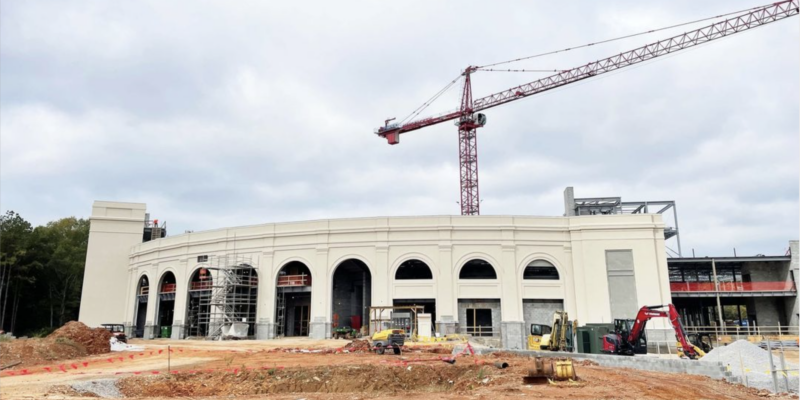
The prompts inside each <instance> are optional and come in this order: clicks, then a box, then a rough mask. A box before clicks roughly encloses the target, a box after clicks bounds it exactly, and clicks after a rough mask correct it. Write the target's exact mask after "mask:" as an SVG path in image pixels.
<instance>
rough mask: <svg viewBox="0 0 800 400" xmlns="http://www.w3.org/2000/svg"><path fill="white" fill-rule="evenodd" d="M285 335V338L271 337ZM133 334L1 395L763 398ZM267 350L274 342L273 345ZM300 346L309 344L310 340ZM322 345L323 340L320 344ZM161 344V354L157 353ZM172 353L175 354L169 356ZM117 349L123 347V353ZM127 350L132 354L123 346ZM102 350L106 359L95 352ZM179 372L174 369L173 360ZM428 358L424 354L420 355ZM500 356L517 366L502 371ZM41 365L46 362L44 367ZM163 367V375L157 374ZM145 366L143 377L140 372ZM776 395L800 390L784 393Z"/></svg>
mask: <svg viewBox="0 0 800 400" xmlns="http://www.w3.org/2000/svg"><path fill="white" fill-rule="evenodd" d="M270 342H279V341H270ZM170 343H173V344H171V346H172V349H173V350H174V351H173V352H172V353H169V352H167V351H166V345H164V344H159V342H156V341H135V344H138V345H143V346H145V351H144V353H143V354H144V355H141V356H140V355H139V354H136V355H135V357H133V358H128V357H123V358H124V359H125V361H124V362H120V361H115V362H113V363H111V362H107V361H105V357H107V356H104V357H94V358H86V360H87V361H89V363H88V364H87V366H86V367H85V368H84V367H80V368H79V369H77V370H68V371H67V372H66V373H62V372H59V371H55V372H53V373H44V372H36V373H35V374H32V375H23V376H19V375H17V376H5V375H2V374H0V382H1V383H0V386H2V388H3V398H4V399H6V398H10V399H29V398H44V397H51V398H56V397H57V398H60V399H64V398H78V395H77V394H76V393H75V392H73V391H71V389H70V388H69V386H68V385H69V384H70V383H74V382H77V381H81V380H96V379H118V381H117V385H118V387H119V388H120V390H121V391H122V393H124V394H125V395H127V396H129V398H140V399H162V400H167V399H175V398H198V399H220V398H228V397H236V398H237V399H256V398H259V399H260V398H263V397H264V396H265V395H269V397H270V398H274V399H298V398H308V399H355V398H358V399H364V398H376V399H377V398H380V399H384V398H386V399H398V400H399V399H403V400H405V399H409V398H431V396H435V397H436V398H441V399H466V398H486V399H492V400H500V399H510V398H519V397H523V396H524V397H535V398H545V399H550V398H570V399H572V398H575V399H597V398H601V399H611V398H613V399H694V398H703V399H758V398H761V397H765V396H766V395H767V393H766V392H759V391H756V390H753V389H748V388H745V387H743V386H741V385H732V384H729V383H727V382H724V381H719V380H713V379H710V378H706V377H699V376H691V375H681V374H665V373H655V372H645V371H638V370H630V369H612V368H605V367H600V366H596V365H584V364H591V363H578V362H576V363H575V369H576V371H577V374H578V380H577V381H574V382H569V381H568V382H557V383H553V384H551V383H544V384H539V385H527V384H525V383H523V380H522V377H523V376H524V375H525V374H526V372H527V369H528V366H529V364H530V362H531V361H530V359H528V358H524V357H518V356H516V355H512V354H508V353H506V354H501V355H500V356H495V355H488V356H477V357H471V356H463V357H459V358H458V359H457V362H456V363H455V364H454V365H450V364H447V363H445V362H442V361H439V358H440V357H443V355H442V354H437V353H434V352H440V351H441V350H435V349H436V348H437V347H436V346H415V347H411V346H409V347H408V348H407V349H405V351H404V352H403V354H402V356H399V357H398V356H395V355H376V354H374V353H342V352H336V353H335V352H334V351H335V349H341V348H342V345H344V344H346V343H344V342H340V343H335V344H330V345H329V347H328V349H329V350H332V351H325V352H320V353H308V352H303V351H297V350H296V348H295V347H294V346H296V345H295V344H292V347H291V348H289V349H288V350H287V351H284V349H281V348H274V347H275V346H276V344H274V343H269V342H238V343H232V342H193V341H180V342H175V341H170ZM269 348H273V349H272V350H270V349H269ZM299 348H311V347H308V346H306V347H304V346H303V345H302V344H301V345H300V346H299ZM316 349H319V348H316ZM158 350H162V351H163V353H159V352H158ZM167 354H171V357H169V358H168V357H167ZM116 355H117V354H115V356H116ZM123 355H124V354H123ZM97 358H99V359H100V360H99V362H96V361H94V359H97ZM168 360H170V362H171V371H172V373H170V372H168V371H167V362H168ZM417 361H421V362H417ZM496 361H505V362H507V363H509V364H510V367H509V368H506V369H502V370H501V369H497V368H495V367H493V366H492V363H494V362H496ZM37 368H40V367H37ZM153 371H157V372H158V374H157V375H155V374H153V373H152V372H153ZM134 374H139V375H134ZM776 397H777V398H797V397H796V396H795V397H789V396H776Z"/></svg>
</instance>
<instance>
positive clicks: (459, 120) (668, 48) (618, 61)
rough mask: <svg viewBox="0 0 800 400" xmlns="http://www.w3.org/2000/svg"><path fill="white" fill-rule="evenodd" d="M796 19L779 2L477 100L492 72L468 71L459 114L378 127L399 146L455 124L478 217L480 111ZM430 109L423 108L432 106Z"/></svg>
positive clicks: (464, 193) (469, 209)
mask: <svg viewBox="0 0 800 400" xmlns="http://www.w3.org/2000/svg"><path fill="white" fill-rule="evenodd" d="M797 14H798V0H785V1H780V2H777V3H773V4H770V5H767V6H763V7H758V8H755V9H752V10H750V11H748V12H744V13H742V14H740V15H737V16H734V17H732V18H728V19H725V20H723V21H720V22H716V23H713V24H711V25H708V26H705V27H703V28H700V29H696V30H693V31H689V32H686V33H683V34H681V35H677V36H673V37H671V38H668V39H664V40H660V41H657V42H654V43H651V44H648V45H645V46H642V47H639V48H636V49H633V50H630V51H626V52H623V53H620V54H617V55H613V56H611V57H608V58H604V59H602V60H598V61H594V62H590V63H588V64H585V65H581V66H579V67H576V68H572V69H568V70H564V71H561V72H558V73H557V74H554V75H551V76H548V77H546V78H542V79H538V80H535V81H533V82H529V83H526V84H523V85H520V86H517V87H513V88H511V89H507V90H504V91H502V92H498V93H494V94H490V95H488V96H485V97H481V98H477V99H473V96H472V79H471V78H472V74H473V73H475V72H478V71H481V70H488V69H486V68H482V67H476V66H469V67H467V68H466V69H465V70H464V72H462V74H461V75H462V76H463V77H464V89H463V93H462V97H461V106H460V108H459V109H458V110H457V111H453V112H449V113H445V114H441V115H438V116H434V117H428V118H422V119H418V120H413V121H410V122H406V123H400V124H389V122H390V121H391V119H390V120H387V121H386V122H385V124H384V126H382V127H380V128H378V129H377V130H376V131H375V133H376V134H377V135H378V136H380V137H383V138H386V140H387V141H388V142H389V144H392V145H393V144H398V143H400V135H401V134H403V133H406V132H410V131H414V130H417V129H421V128H425V127H427V126H431V125H436V124H439V123H441V122H446V121H452V120H456V125H457V126H458V137H459V160H460V173H461V203H460V204H461V214H462V215H479V214H480V199H479V197H478V196H479V190H478V145H477V128H480V127H482V126H483V125H484V124H485V123H486V117H485V116H484V115H483V114H480V111H483V110H488V109H490V108H492V107H497V106H499V105H502V104H506V103H510V102H512V101H514V100H519V99H522V98H525V97H528V96H533V95H535V94H539V93H542V92H546V91H548V90H552V89H556V88H559V87H562V86H565V85H568V84H570V83H574V82H578V81H581V80H584V79H587V78H591V77H594V76H598V75H602V74H605V73H608V72H612V71H616V70H619V69H621V68H625V67H628V66H631V65H635V64H638V63H641V62H645V61H648V60H652V59H654V58H657V57H661V56H665V55H668V54H671V53H675V52H677V51H680V50H684V49H687V48H691V47H695V46H698V45H701V44H704V43H707V42H710V41H713V40H716V39H720V38H724V37H726V36H729V35H732V34H735V33H739V32H743V31H747V30H750V29H753V28H757V27H759V26H763V25H766V24H769V23H772V22H776V21H780V20H782V19H785V18H788V17H791V16H795V15H797ZM498 64H502V63H498ZM492 65H497V64H492ZM427 104H428V103H426V104H425V105H424V106H425V107H427Z"/></svg>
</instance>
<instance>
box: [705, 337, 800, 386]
mask: <svg viewBox="0 0 800 400" xmlns="http://www.w3.org/2000/svg"><path fill="white" fill-rule="evenodd" d="M740 356H741V362H739V359H740V358H739V357H740ZM700 361H701V362H717V361H719V362H721V363H722V365H726V366H728V368H729V369H730V371H731V373H733V375H734V376H737V377H740V378H742V383H747V386H750V387H754V388H758V389H767V390H770V391H772V390H773V389H774V388H773V383H772V375H771V374H770V372H769V371H770V365H769V354H768V353H767V351H766V350H764V349H762V348H760V347H758V346H757V345H755V344H752V343H750V342H748V341H746V340H737V341H735V342H733V343H731V344H729V345H727V346H723V347H717V348H715V349H713V350H711V351H710V352H708V354H706V355H705V357H703V358H701V359H700ZM772 361H773V363H774V365H775V368H773V369H780V365H781V362H780V357H779V356H774V355H773V358H772ZM786 368H788V369H795V371H793V372H787V373H786V375H787V379H788V381H789V387H788V388H787V387H786V384H785V383H784V382H785V380H784V377H783V375H781V373H780V372H779V373H778V391H779V392H787V391H791V392H793V393H797V391H798V375H797V374H798V372H797V371H796V370H797V364H796V363H794V362H792V361H790V360H788V359H787V360H786ZM742 371H744V377H743V375H742Z"/></svg>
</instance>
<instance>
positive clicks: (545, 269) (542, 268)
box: [522, 259, 561, 281]
mask: <svg viewBox="0 0 800 400" xmlns="http://www.w3.org/2000/svg"><path fill="white" fill-rule="evenodd" d="M522 279H528V280H530V279H536V280H550V281H557V280H560V279H561V275H560V274H559V273H558V269H556V267H555V265H553V264H551V263H550V262H549V261H546V260H542V259H536V260H533V261H531V262H530V263H528V265H527V266H526V267H525V269H524V270H523V271H522Z"/></svg>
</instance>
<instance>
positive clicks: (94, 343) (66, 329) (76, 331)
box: [47, 321, 112, 354]
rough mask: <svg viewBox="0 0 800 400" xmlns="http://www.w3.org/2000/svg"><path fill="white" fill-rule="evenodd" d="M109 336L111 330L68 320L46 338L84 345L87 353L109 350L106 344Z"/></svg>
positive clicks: (100, 352) (106, 351)
mask: <svg viewBox="0 0 800 400" xmlns="http://www.w3.org/2000/svg"><path fill="white" fill-rule="evenodd" d="M111 336H112V334H111V332H109V331H108V330H106V329H103V328H89V327H88V326H86V325H85V324H83V323H82V322H78V321H70V322H67V323H66V324H64V326H62V327H61V328H58V329H56V330H55V332H53V333H51V334H50V335H48V336H47V339H52V340H58V339H59V338H63V339H67V340H71V341H73V342H75V343H78V344H80V345H82V346H83V347H85V348H86V351H87V352H88V354H103V353H108V352H110V351H111V350H110V347H109V344H108V341H109V339H111Z"/></svg>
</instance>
